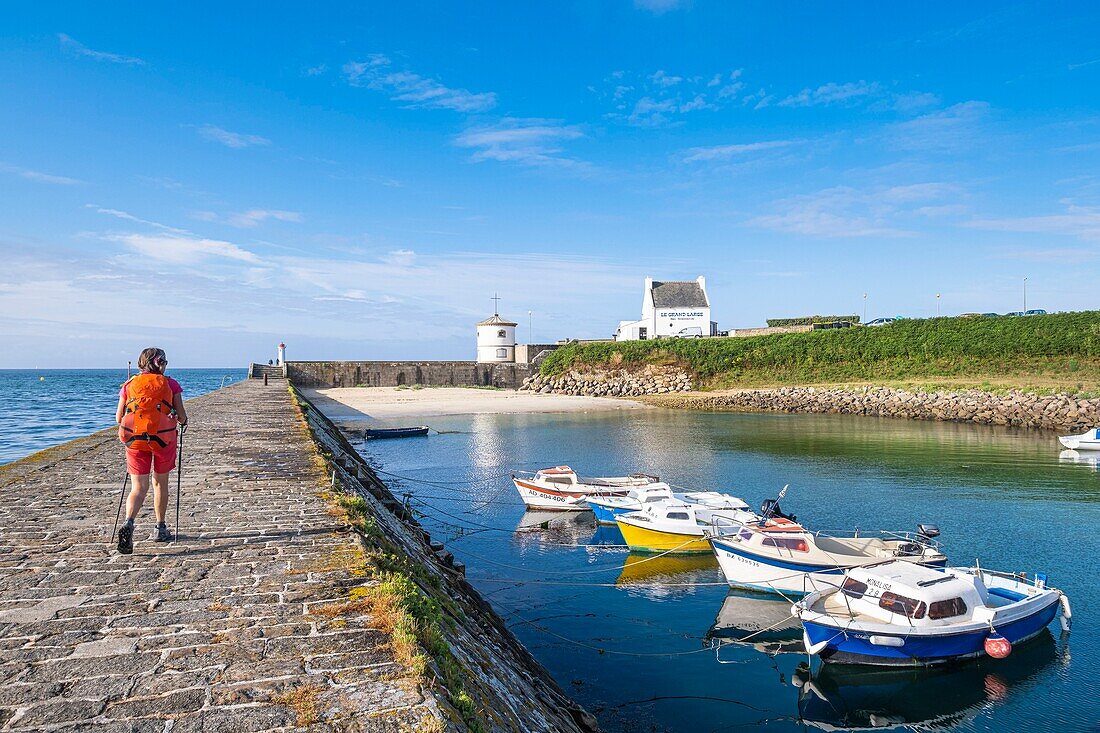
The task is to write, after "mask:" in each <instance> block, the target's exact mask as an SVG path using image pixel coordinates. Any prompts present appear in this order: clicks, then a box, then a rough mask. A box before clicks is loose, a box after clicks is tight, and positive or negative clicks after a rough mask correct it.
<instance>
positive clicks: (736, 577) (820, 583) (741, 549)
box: [709, 508, 947, 595]
mask: <svg viewBox="0 0 1100 733" xmlns="http://www.w3.org/2000/svg"><path fill="white" fill-rule="evenodd" d="M775 513H776V512H775V509H774V508H773V509H772V511H771V512H768V511H765V512H764V514H765V515H766V516H767V515H770V514H775ZM917 530H918V531H917V532H916V533H915V534H914V533H910V532H871V533H861V532H858V531H857V532H852V533H848V534H843V533H832V532H824V531H818V532H811V531H810V530H808V529H806V528H805V527H803V526H802V525H800V524H797V523H796V522H794V521H792V518H790V517H785V516H782V515H781V514H779V515H778V516H768V518H767V519H762V518H760V517H758V518H757V520H756V521H750V522H744V523H726V526H721V527H715V528H713V530H712V531H711V532H710V533H709V534H710V537H709V540H710V545H711V547H712V548H713V550H714V555H715V557H717V558H718V565H719V566H720V567H721V568H722V573H723V575H725V576H726V580H727V581H728V582H729V584H730V585H731V586H733V587H735V588H750V589H752V590H758V591H765V592H768V593H780V594H784V593H786V594H796V595H804V594H806V593H810V592H812V591H815V590H819V589H822V588H835V587H836V586H837V584H838V583H839V582H840V579H841V576H843V574H844V572H845V571H846V570H849V569H850V568H855V567H860V566H864V565H873V564H876V563H881V562H882V561H883V560H891V559H899V560H905V561H908V562H911V563H919V564H925V565H936V566H939V567H943V566H944V565H946V564H947V556H946V555H944V554H943V553H942V552H941V551H940V549H939V546H938V544H937V543H936V542H935V541H934V540H933V538H934V537H937V536H939V533H940V532H939V529H937V528H936V527H934V526H931V525H926V524H921V525H918V527H917Z"/></svg>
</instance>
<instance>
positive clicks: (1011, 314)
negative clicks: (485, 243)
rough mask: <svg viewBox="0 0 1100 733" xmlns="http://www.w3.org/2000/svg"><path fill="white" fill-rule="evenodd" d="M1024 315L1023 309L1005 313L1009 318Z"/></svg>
mask: <svg viewBox="0 0 1100 733" xmlns="http://www.w3.org/2000/svg"><path fill="white" fill-rule="evenodd" d="M1022 315H1024V312H1023V311H1012V312H1011V313H1005V316H1006V317H1007V318H1015V317H1016V316H1022Z"/></svg>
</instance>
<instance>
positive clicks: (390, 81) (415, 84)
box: [344, 54, 497, 112]
mask: <svg viewBox="0 0 1100 733" xmlns="http://www.w3.org/2000/svg"><path fill="white" fill-rule="evenodd" d="M391 66H392V61H391V60H390V58H389V57H387V56H385V55H384V54H372V55H371V56H370V57H369V58H368V59H367V60H366V61H349V62H348V63H346V64H344V77H345V78H346V79H347V81H348V83H349V84H351V85H352V86H365V87H367V88H368V89H374V90H376V91H382V92H386V93H387V94H389V95H390V99H393V100H395V101H398V102H405V103H407V104H406V106H408V107H424V108H435V109H450V110H454V111H456V112H485V111H487V110H490V109H492V108H493V107H495V106H496V103H497V98H496V94H494V93H493V92H478V93H475V92H471V91H468V90H466V89H458V88H452V87H448V86H445V85H444V84H442V83H441V82H438V81H436V80H435V79H430V78H428V77H424V76H421V75H419V74H415V73H413V72H411V71H393V70H392V69H391Z"/></svg>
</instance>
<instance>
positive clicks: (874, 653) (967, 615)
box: [791, 560, 1071, 666]
mask: <svg viewBox="0 0 1100 733" xmlns="http://www.w3.org/2000/svg"><path fill="white" fill-rule="evenodd" d="M1059 605H1061V608H1062V624H1063V627H1064V628H1066V629H1068V628H1069V619H1070V616H1071V613H1070V607H1069V599H1068V598H1067V596H1066V595H1065V594H1064V593H1062V592H1061V591H1060V590H1057V589H1055V588H1048V587H1046V577H1045V576H1043V575H1036V576H1035V578H1034V579H1033V580H1028V579H1027V578H1023V577H1020V576H1017V575H1012V574H1010V573H998V572H991V571H988V570H983V569H981V568H948V569H940V568H930V567H925V566H923V565H917V564H915V563H911V562H900V561H897V560H891V561H889V562H885V563H882V564H880V565H875V566H872V567H863V568H853V569H852V570H849V571H848V572H847V573H846V574H845V577H844V580H843V583H842V584H840V586H839V587H836V588H830V589H828V590H821V591H816V592H814V593H811V594H810V595H808V596H806V597H805V598H804V599H802V600H801V601H799V602H798V603H795V604H794V605H793V606H792V607H791V613H793V614H795V615H796V616H797V617H798V619H799V621H801V623H802V632H803V643H804V644H805V646H806V651H807V652H808V653H809V654H811V655H816V656H818V657H820V658H821V659H822V661H826V662H838V663H846V664H870V665H877V666H931V665H936V664H943V663H946V662H952V661H957V660H960V659H969V658H972V657H978V656H982V655H989V656H991V657H994V658H997V659H1002V658H1004V657H1006V656H1008V655H1009V654H1010V653H1011V652H1012V646H1013V645H1014V644H1019V643H1021V642H1023V641H1027V640H1028V639H1030V638H1032V637H1034V636H1036V635H1038V634H1039V633H1040V632H1041V631H1043V629H1045V628H1046V627H1047V624H1049V623H1050V622H1051V621H1053V620H1054V617H1055V615H1056V614H1057V612H1058V608H1059Z"/></svg>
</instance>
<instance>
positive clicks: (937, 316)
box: [936, 293, 940, 318]
mask: <svg viewBox="0 0 1100 733" xmlns="http://www.w3.org/2000/svg"><path fill="white" fill-rule="evenodd" d="M939 317H940V294H939V293H936V318H939Z"/></svg>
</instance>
